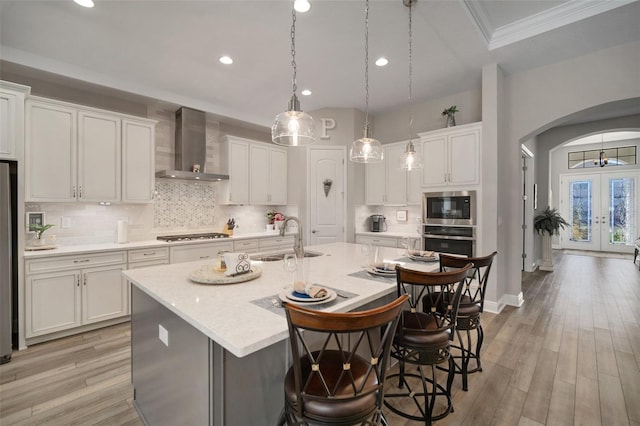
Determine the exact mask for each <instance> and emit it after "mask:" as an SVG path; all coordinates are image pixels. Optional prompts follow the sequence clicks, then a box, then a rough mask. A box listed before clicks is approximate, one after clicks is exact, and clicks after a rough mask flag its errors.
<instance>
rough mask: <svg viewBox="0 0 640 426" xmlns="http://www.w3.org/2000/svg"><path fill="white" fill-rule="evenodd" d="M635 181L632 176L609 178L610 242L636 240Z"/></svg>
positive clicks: (627, 242) (621, 242) (623, 242)
mask: <svg viewBox="0 0 640 426" xmlns="http://www.w3.org/2000/svg"><path fill="white" fill-rule="evenodd" d="M634 186H635V181H634V179H631V178H619V179H609V194H610V196H611V199H610V200H609V211H610V212H611V213H612V214H611V215H610V219H609V243H610V244H630V243H632V242H633V241H634V237H633V235H634V232H633V231H634V228H635V226H634V225H635V224H634V223H633V222H634V220H633V219H634V217H635V211H634V206H635V200H634V194H635V191H634Z"/></svg>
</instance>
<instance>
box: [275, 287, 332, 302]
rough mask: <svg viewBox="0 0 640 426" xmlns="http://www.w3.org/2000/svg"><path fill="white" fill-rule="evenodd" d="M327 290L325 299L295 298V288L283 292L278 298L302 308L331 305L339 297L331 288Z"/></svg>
mask: <svg viewBox="0 0 640 426" xmlns="http://www.w3.org/2000/svg"><path fill="white" fill-rule="evenodd" d="M325 289H326V290H327V296H326V297H323V298H317V299H315V298H312V297H297V296H294V295H293V293H294V291H293V288H285V289H284V290H282V291H281V292H280V294H278V297H279V298H280V300H282V301H283V302H287V303H295V304H297V305H302V306H308V305H320V304H322V303H329V302H331V301H332V300H335V299H336V297H338V295H337V294H336V292H335V291H333V290H331V289H330V288H326V287H325Z"/></svg>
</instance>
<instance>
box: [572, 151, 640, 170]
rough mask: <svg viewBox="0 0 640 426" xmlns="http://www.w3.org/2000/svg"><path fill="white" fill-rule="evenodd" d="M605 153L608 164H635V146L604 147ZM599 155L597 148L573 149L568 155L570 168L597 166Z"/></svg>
mask: <svg viewBox="0 0 640 426" xmlns="http://www.w3.org/2000/svg"><path fill="white" fill-rule="evenodd" d="M604 153H605V155H606V156H607V158H608V159H609V162H608V164H607V167H609V166H628V165H632V164H636V147H635V146H621V147H616V148H606V149H605V150H604ZM599 156H600V150H599V149H592V150H589V151H573V152H570V153H569V155H568V160H569V164H568V165H569V168H570V169H588V168H591V167H599V166H598V164H597V161H598V158H599Z"/></svg>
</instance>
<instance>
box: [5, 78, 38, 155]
mask: <svg viewBox="0 0 640 426" xmlns="http://www.w3.org/2000/svg"><path fill="white" fill-rule="evenodd" d="M30 90H31V89H30V88H29V87H27V86H23V85H21V84H15V83H10V82H7V81H0V158H3V159H7V160H17V159H18V158H19V157H20V156H19V152H18V149H19V147H20V146H22V140H23V138H24V133H23V128H24V127H23V123H24V98H25V96H26V95H28V94H29V92H30Z"/></svg>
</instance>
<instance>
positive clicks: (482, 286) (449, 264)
mask: <svg viewBox="0 0 640 426" xmlns="http://www.w3.org/2000/svg"><path fill="white" fill-rule="evenodd" d="M497 254H498V252H497V251H494V252H493V253H491V254H490V255H488V256H483V257H455V256H448V255H445V254H441V255H440V270H441V271H453V270H457V269H459V268H462V267H464V266H465V265H466V264H467V263H469V262H471V263H472V264H473V268H472V269H471V271H470V272H469V274H468V275H467V277H466V279H465V281H466V282H465V285H464V287H463V289H462V295H461V298H460V308H459V310H458V323H457V325H456V335H457V338H458V339H457V340H458V343H459V346H457V345H452V347H453V348H456V349H458V350H459V351H460V355H457V354H455V352H454V356H453V359H454V360H458V359H459V360H460V362H459V363H458V362H456V373H457V374H461V375H462V389H463V390H465V391H466V390H468V389H469V387H468V374H469V373H475V372H476V371H482V363H481V361H480V350H481V349H482V342H483V340H484V332H483V331H482V324H481V323H480V314H481V313H482V311H483V310H484V295H485V291H486V289H487V281H488V279H489V272H491V265H492V264H493V259H494V258H495V257H496V255H497ZM423 309H424V310H427V309H429V306H428V304H427V305H423ZM471 330H476V345H475V349H472V346H473V345H472V340H471ZM463 333H465V334H466V335H465V336H464V337H465V338H463ZM472 359H474V360H475V361H476V366H475V367H474V368H472V369H471V370H470V369H469V361H470V360H472Z"/></svg>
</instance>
